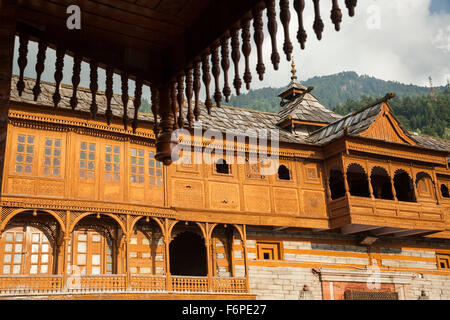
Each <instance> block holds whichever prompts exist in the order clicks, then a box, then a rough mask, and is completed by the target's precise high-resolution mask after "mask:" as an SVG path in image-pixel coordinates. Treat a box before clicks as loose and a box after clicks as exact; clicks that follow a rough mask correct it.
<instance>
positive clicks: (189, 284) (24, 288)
mask: <svg viewBox="0 0 450 320" xmlns="http://www.w3.org/2000/svg"><path fill="white" fill-rule="evenodd" d="M166 279H167V278H166V276H157V275H130V277H129V282H128V283H127V276H126V275H80V276H71V277H69V278H68V279H67V282H66V283H65V284H63V279H62V276H60V275H54V276H0V295H5V296H12V295H21V294H38V293H46V294H48V293H55V294H64V293H93V292H97V293H102V292H108V293H111V292H133V293H136V292H168V291H169V290H168V286H167V282H166ZM246 284H247V283H246V279H245V278H220V277H214V278H212V283H211V287H210V288H209V286H208V278H207V277H185V276H172V277H171V285H172V288H171V291H172V292H189V293H195V292H205V293H206V292H214V293H246V292H247V287H246Z"/></svg>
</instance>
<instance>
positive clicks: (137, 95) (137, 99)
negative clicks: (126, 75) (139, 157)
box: [131, 78, 142, 133]
mask: <svg viewBox="0 0 450 320" xmlns="http://www.w3.org/2000/svg"><path fill="white" fill-rule="evenodd" d="M141 99H142V80H141V79H139V78H137V79H136V86H135V88H134V101H133V105H134V118H133V122H132V123H131V126H132V128H133V133H136V130H137V127H138V116H139V108H140V107H141V102H142V101H141Z"/></svg>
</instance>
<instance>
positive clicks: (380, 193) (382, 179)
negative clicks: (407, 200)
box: [370, 167, 394, 200]
mask: <svg viewBox="0 0 450 320" xmlns="http://www.w3.org/2000/svg"><path fill="white" fill-rule="evenodd" d="M370 181H371V183H372V189H373V196H374V197H375V198H376V199H386V200H394V195H393V194H392V186H391V178H390V177H389V174H388V173H387V171H386V170H385V169H384V168H381V167H374V168H373V169H372V175H371V176H370Z"/></svg>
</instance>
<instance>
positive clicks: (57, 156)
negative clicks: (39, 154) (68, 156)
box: [43, 138, 61, 177]
mask: <svg viewBox="0 0 450 320" xmlns="http://www.w3.org/2000/svg"><path fill="white" fill-rule="evenodd" d="M43 174H44V176H53V177H59V176H60V175H61V139H54V138H45V145H44V164H43Z"/></svg>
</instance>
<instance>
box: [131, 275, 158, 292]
mask: <svg viewBox="0 0 450 320" xmlns="http://www.w3.org/2000/svg"><path fill="white" fill-rule="evenodd" d="M130 289H131V290H133V291H166V276H146V275H131V276H130Z"/></svg>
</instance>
